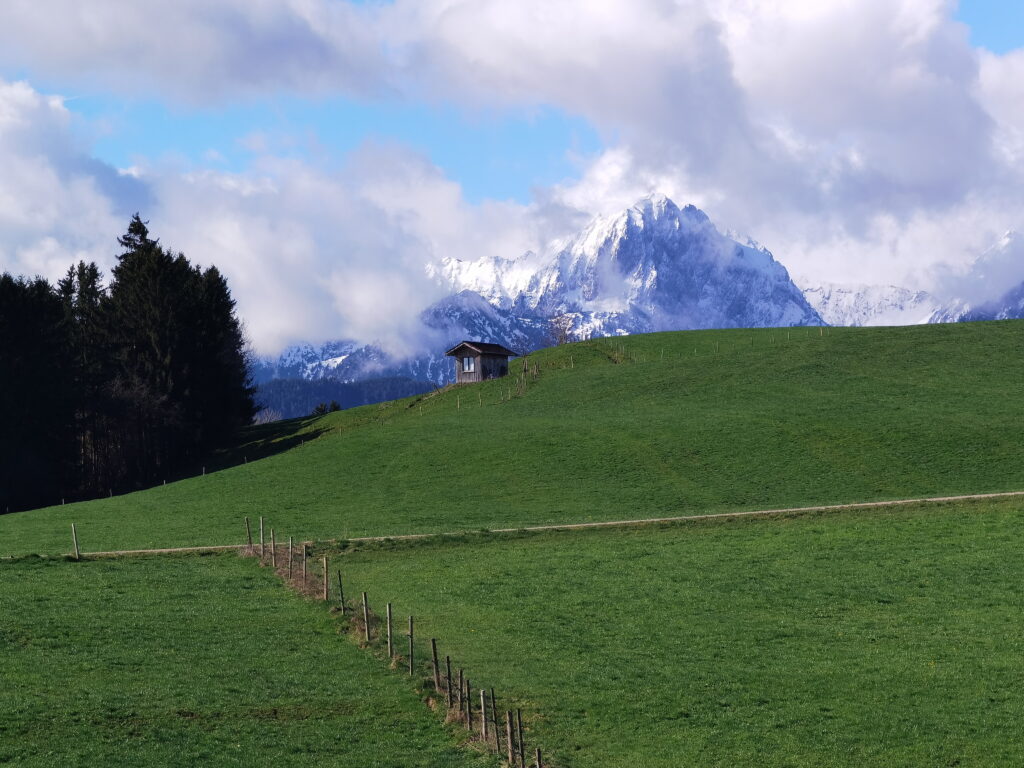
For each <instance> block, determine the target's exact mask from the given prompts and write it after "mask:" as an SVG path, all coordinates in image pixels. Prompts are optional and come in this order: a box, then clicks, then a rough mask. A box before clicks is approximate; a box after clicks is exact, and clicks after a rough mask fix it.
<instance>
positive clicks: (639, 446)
mask: <svg viewBox="0 0 1024 768" xmlns="http://www.w3.org/2000/svg"><path fill="white" fill-rule="evenodd" d="M1022 342H1024V323H1022V322H1019V321H1008V322H1001V323H965V324H957V325H940V326H919V327H909V328H842V329H840V328H830V329H819V328H794V329H759V330H724V331H702V332H680V333H663V334H651V335H646V336H635V337H628V338H622V339H600V340H595V341H590V342H581V343H577V344H570V345H565V346H562V347H558V348H555V349H550V350H544V351H542V352H540V353H537V354H535V355H531V356H530V358H529V365H530V366H531V367H532V366H535V365H536V366H538V367H539V370H540V373H539V375H538V376H537V377H534V376H533V375H532V374H531V375H528V376H527V377H526V382H525V384H519V383H518V382H517V379H516V376H512V377H509V378H506V379H501V380H496V381H490V382H485V383H482V384H479V385H471V386H463V387H458V388H452V389H449V390H446V391H444V392H442V393H439V394H433V393H432V394H430V395H426V396H423V397H421V398H413V399H408V400H402V401H396V402H393V403H385V404H381V405H378V406H367V407H364V408H358V409H353V410H351V411H345V412H341V413H336V414H331V415H329V416H325V417H323V418H321V419H318V420H311V421H310V420H306V421H295V422H291V423H290V425H286V426H285V427H284V428H283V429H284V432H282V428H278V429H277V432H276V433H275V435H274V440H275V441H276V442H277V443H279V444H281V445H292V446H294V447H292V448H291V449H290V450H286V451H284V452H281V453H278V454H276V455H271V456H268V457H267V458H264V459H261V460H259V461H251V460H248V461H247V463H241V462H245V461H246V460H247V457H246V456H245V455H244V453H243V455H242V456H239V455H238V454H239V451H238V450H235V451H234V452H230V453H228V454H225V456H226V457H233V458H234V460H235V461H238V462H239V463H238V464H236V465H235V466H232V467H229V468H225V469H223V470H221V471H217V472H209V473H208V474H206V475H205V476H197V477H193V478H190V479H186V480H182V481H179V482H172V483H169V484H168V485H166V486H160V487H156V488H153V489H150V490H148V491H144V492H141V493H135V494H130V495H125V496H115V497H114V498H110V499H100V500H98V501H94V502H89V503H85V504H69V505H67V506H55V507H50V508H47V509H43V510H35V511H32V512H28V513H18V514H13V515H3V516H0V556H4V555H6V556H10V555H20V554H26V553H59V552H66V551H68V550H69V549H70V523H71V522H72V521H74V522H76V523H77V525H78V529H79V534H80V538H81V541H82V547H83V549H85V550H86V551H97V550H110V549H135V548H143V547H165V546H180V545H202V544H230V543H240V542H242V541H243V540H244V528H243V522H242V519H243V517H244V516H246V515H248V516H249V517H250V518H252V520H253V521H254V524H255V521H256V519H257V518H258V517H259V516H265V517H266V518H267V521H268V526H273V527H274V528H275V529H276V530H277V532H278V534H287V535H293V536H295V537H296V538H300V537H301V538H307V539H328V538H330V539H340V538H348V537H354V536H367V535H393V534H404V533H415V532H436V531H460V530H479V529H488V528H500V527H510V526H525V525H537V524H544V523H565V522H582V521H600V520H617V519H623V518H640V517H661V516H670V515H671V516H674V515H685V514H693V513H704V512H724V511H732V510H747V509H759V508H765V507H787V506H801V505H818V504H829V503H841V502H859V501H870V500H878V499H895V498H907V497H920V496H932V495H954V494H966V493H978V492H989V491H1012V490H1021V489H1024V462H1022V461H1021V460H1020V454H1021V435H1022V434H1024V355H1022V354H1021V349H1022V346H1024V345H1022ZM521 365H522V363H521V362H516V361H514V362H513V366H512V368H513V372H514V374H519V372H520V370H521ZM289 429H293V430H294V433H289V434H286V432H287V430H289ZM307 435H308V438H309V439H306V436H307ZM316 435H319V436H316ZM296 442H298V444H297V445H296Z"/></svg>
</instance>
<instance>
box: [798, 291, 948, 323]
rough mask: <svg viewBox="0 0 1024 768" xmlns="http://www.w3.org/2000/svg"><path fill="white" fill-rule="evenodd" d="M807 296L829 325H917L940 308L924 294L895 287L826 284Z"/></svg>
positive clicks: (925, 320) (936, 301)
mask: <svg viewBox="0 0 1024 768" xmlns="http://www.w3.org/2000/svg"><path fill="white" fill-rule="evenodd" d="M804 297H805V298H806V299H807V301H808V303H809V304H810V305H811V306H812V307H814V308H815V309H816V310H817V312H818V314H819V315H821V319H822V320H824V321H825V322H826V323H828V324H829V325H917V324H919V323H927V322H928V321H929V320H930V318H931V317H932V316H933V315H934V314H935V312H936V311H937V310H938V309H939V306H940V305H939V301H938V300H937V299H936V298H935V297H934V296H932V295H931V294H929V293H927V292H925V291H912V290H910V289H908V288H900V287H899V286H895V285H837V284H834V283H823V284H821V285H818V286H815V287H813V288H807V289H805V290H804Z"/></svg>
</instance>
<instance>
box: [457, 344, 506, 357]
mask: <svg viewBox="0 0 1024 768" xmlns="http://www.w3.org/2000/svg"><path fill="white" fill-rule="evenodd" d="M463 347H465V348H467V349H469V350H472V351H473V352H476V353H477V354H478V355H501V356H503V357H519V353H518V352H513V351H512V350H511V349H509V348H508V347H503V346H502V345H501V344H489V343H488V342H486V341H460V342H459V343H458V344H456V345H455V346H454V347H452V348H451V349H449V350H448V351H447V352H445V354H446V355H448V356H455V355H458V354H459V350H461V349H462V348H463Z"/></svg>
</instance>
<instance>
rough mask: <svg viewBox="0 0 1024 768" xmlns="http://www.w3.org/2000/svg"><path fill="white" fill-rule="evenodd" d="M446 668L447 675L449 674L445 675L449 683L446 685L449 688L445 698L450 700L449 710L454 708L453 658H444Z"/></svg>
mask: <svg viewBox="0 0 1024 768" xmlns="http://www.w3.org/2000/svg"><path fill="white" fill-rule="evenodd" d="M444 668H445V672H446V673H447V674H445V680H446V681H447V682H446V685H447V687H448V688H447V695H446V696H445V698H447V699H448V709H451V708H452V657H451V656H445V657H444Z"/></svg>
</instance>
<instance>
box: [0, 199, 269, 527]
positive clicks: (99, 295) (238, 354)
mask: <svg viewBox="0 0 1024 768" xmlns="http://www.w3.org/2000/svg"><path fill="white" fill-rule="evenodd" d="M118 242H119V243H120V245H121V248H122V252H121V254H120V255H119V256H118V258H117V265H116V266H115V267H114V269H113V272H112V275H111V280H110V284H109V285H108V286H104V285H103V284H102V277H103V276H102V275H101V273H100V271H99V269H98V268H97V267H96V265H95V264H86V263H84V262H80V263H79V264H77V265H76V266H73V267H72V268H71V269H69V270H68V273H67V275H66V276H65V277H64V278H63V279H62V280H60V281H59V282H58V284H57V285H56V286H51V285H50V284H49V283H47V282H46V281H45V280H42V279H39V278H36V279H31V280H30V279H26V278H15V277H12V276H11V275H9V274H3V275H0V512H4V511H7V510H10V511H14V510H17V509H28V508H32V507H36V506H41V505H49V504H54V503H59V502H60V500H61V499H62V498H67V499H81V498H90V497H95V496H101V495H102V496H105V495H107V494H108V493H110V492H115V493H116V492H123V491H128V490H133V489H136V488H141V487H145V486H148V485H153V484H156V483H158V482H160V481H162V480H163V479H166V478H168V477H169V476H173V475H175V474H177V473H180V472H183V471H189V470H191V469H192V467H193V466H194V465H195V464H196V463H197V462H199V461H200V460H201V457H202V456H203V455H204V454H205V453H207V452H209V450H210V449H212V448H213V447H216V446H219V445H222V444H224V443H225V442H227V441H228V440H230V439H231V437H232V435H233V434H234V433H235V432H237V430H238V429H239V428H240V427H242V426H244V425H246V424H248V423H250V421H251V420H252V416H253V413H254V411H255V409H254V406H253V389H252V387H251V386H250V382H249V377H248V367H247V361H246V354H245V340H244V336H243V333H242V329H241V326H240V324H239V321H238V318H237V316H236V315H235V302H234V300H233V299H232V298H231V294H230V291H229V290H228V285H227V282H226V281H225V279H224V277H223V276H222V275H221V274H220V272H218V271H217V269H216V268H215V267H210V268H208V269H206V270H203V269H201V268H200V267H198V266H194V265H192V264H191V263H189V261H188V259H186V258H185V256H184V255H183V254H180V253H172V252H171V251H169V250H168V249H166V248H164V247H163V246H161V245H160V244H159V242H158V241H156V240H153V239H151V238H150V237H149V232H148V230H147V228H146V225H145V223H144V222H143V221H142V220H141V219H140V218H139V217H138V215H136V216H135V217H134V218H133V219H132V221H131V223H130V224H129V226H128V231H127V233H126V234H125V235H124V236H123V237H121V238H118Z"/></svg>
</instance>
